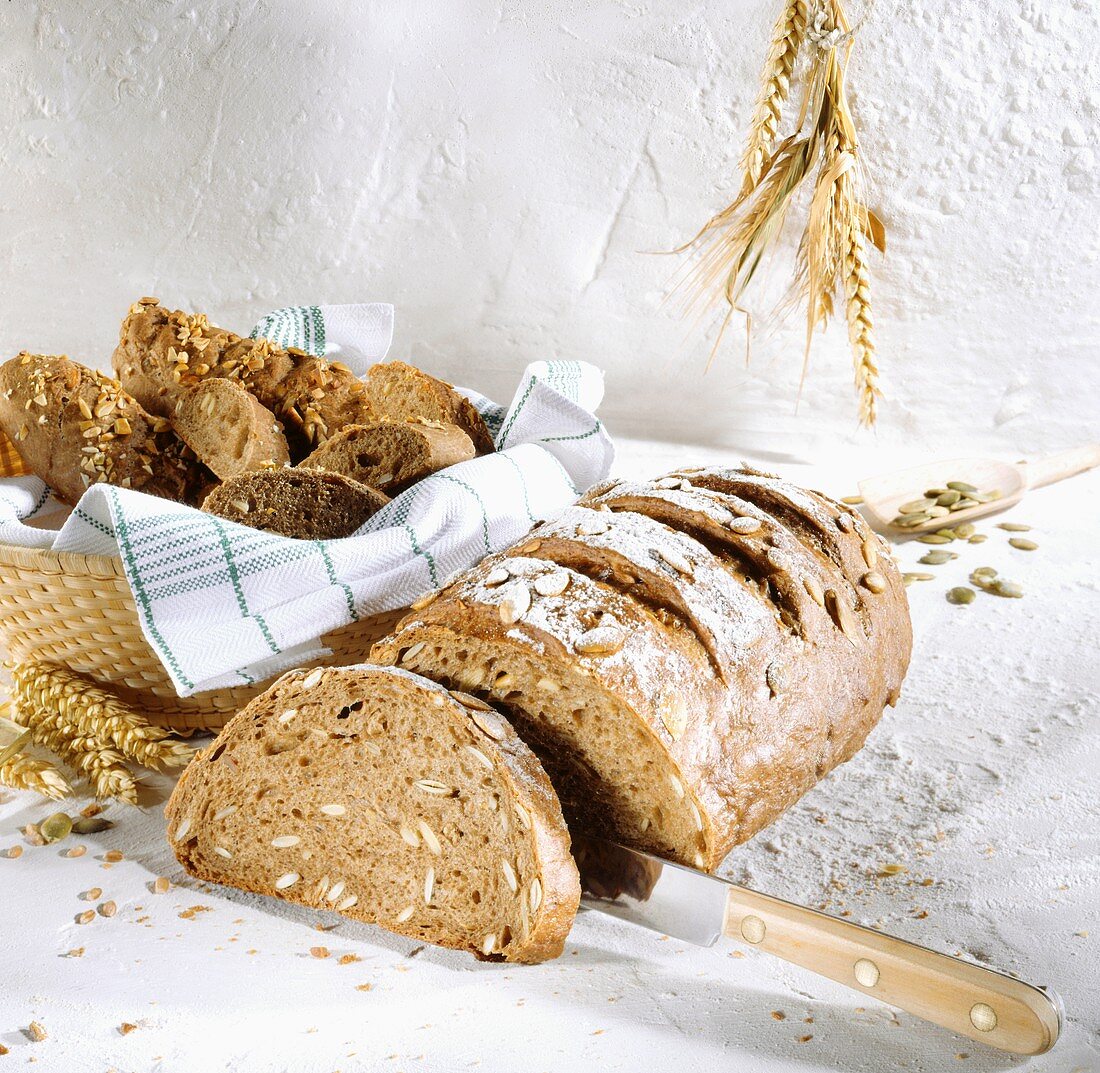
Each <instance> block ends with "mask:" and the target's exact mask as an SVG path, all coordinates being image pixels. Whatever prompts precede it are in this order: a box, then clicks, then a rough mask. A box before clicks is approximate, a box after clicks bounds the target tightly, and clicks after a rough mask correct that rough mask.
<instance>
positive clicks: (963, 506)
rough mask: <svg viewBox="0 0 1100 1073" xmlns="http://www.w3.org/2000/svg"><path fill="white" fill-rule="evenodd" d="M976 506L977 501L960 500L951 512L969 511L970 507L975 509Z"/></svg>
mask: <svg viewBox="0 0 1100 1073" xmlns="http://www.w3.org/2000/svg"><path fill="white" fill-rule="evenodd" d="M977 505H978V501H977V500H976V499H960V500H959V501H958V502H957V503H955V504H954V505H953V506H952V507H951V510H952V511H956V510H969V509H970V508H971V507H976V506H977Z"/></svg>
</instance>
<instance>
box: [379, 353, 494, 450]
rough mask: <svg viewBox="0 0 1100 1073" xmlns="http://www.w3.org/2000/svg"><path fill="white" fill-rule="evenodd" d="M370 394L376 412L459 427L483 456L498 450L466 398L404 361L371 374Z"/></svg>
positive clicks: (387, 363) (383, 365)
mask: <svg viewBox="0 0 1100 1073" xmlns="http://www.w3.org/2000/svg"><path fill="white" fill-rule="evenodd" d="M367 394H368V395H369V397H370V401H371V405H372V406H373V407H374V409H375V411H376V412H377V413H378V414H380V415H382V416H384V417H389V418H392V419H393V420H394V421H414V420H416V419H417V418H424V419H425V420H428V421H440V422H442V423H443V424H449V425H458V427H459V428H460V429H462V431H463V432H465V433H466V435H467V436H469V437H470V439H471V440H472V441H473V444H474V447H475V448H476V449H477V453H478V454H479V455H484V454H490V453H491V452H492V451H493V450H494V445H493V437H492V436H491V435H490V434H489V429H488V427H487V426H486V424H485V421H484V419H483V418H482V416H481V414H479V413H478V412H477V410H476V409H475V408H474V406H473V404H472V403H471V402H470V400H469V399H467V398H466V396H465V395H462V394H460V393H459V392H457V391H455V389H454V388H453V387H452V386H451V385H450V384H448V383H446V382H445V381H443V380H437V379H436V378H435V377H434V376H429V375H428V374H427V373H426V372H423V371H422V370H420V369H417V368H416V367H415V366H413V365H407V364H406V363H405V362H403V361H385V362H380V363H379V364H378V365H372V366H371V367H370V369H369V370H368V371H367Z"/></svg>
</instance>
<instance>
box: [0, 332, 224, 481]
mask: <svg viewBox="0 0 1100 1073" xmlns="http://www.w3.org/2000/svg"><path fill="white" fill-rule="evenodd" d="M0 430H2V431H3V432H4V433H5V434H6V435H7V436H8V437H10V439H11V440H12V442H13V443H14V444H15V446H16V449H17V450H18V451H19V453H20V455H21V456H22V458H23V460H24V462H26V464H27V465H28V466H29V467H30V469H31V470H32V471H33V472H34V473H36V474H37V475H38V476H39V477H41V478H42V480H44V481H45V482H46V484H48V485H49V486H50V488H52V489H53V491H54V494H55V495H57V497H58V498H59V499H62V500H64V501H65V502H67V503H75V502H76V501H77V500H78V499H79V498H80V497H81V495H83V493H84V489H85V488H87V487H88V486H89V485H91V484H97V483H105V484H114V485H118V486H119V487H122V488H133V489H135V490H136V491H140V492H147V493H149V494H150V495H156V496H162V497H163V498H165V499H175V500H179V501H180V502H186V503H190V502H194V501H195V500H196V497H197V496H198V495H199V493H200V490H201V489H202V488H203V487H204V486H205V484H206V482H207V481H208V479H209V473H208V472H207V471H206V469H205V468H204V467H203V466H202V465H201V464H200V463H199V462H197V461H196V460H195V458H194V456H193V455H191V453H190V452H189V451H188V450H187V448H186V447H185V446H184V445H183V443H182V442H181V441H180V440H179V439H177V438H176V436H175V435H174V434H173V433H172V430H171V429H170V428H169V425H168V422H167V421H165V420H164V419H162V418H157V417H152V416H150V415H149V414H148V413H146V412H145V410H144V409H143V408H142V407H141V406H140V405H139V404H138V402H137V401H136V400H135V399H134V398H133V397H132V396H130V395H129V394H128V393H127V392H126V391H124V390H123V389H122V387H121V385H120V384H119V383H118V381H117V380H112V379H111V378H110V377H108V376H104V375H103V374H102V373H101V372H98V371H96V370H95V369H88V368H85V367H84V366H83V365H79V364H77V363H76V362H75V361H70V360H69V359H68V358H66V357H53V356H47V355H42V354H27V353H23V354H19V355H17V356H16V357H14V358H12V359H11V361H8V362H5V364H4V365H3V366H0Z"/></svg>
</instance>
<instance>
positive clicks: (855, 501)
mask: <svg viewBox="0 0 1100 1073" xmlns="http://www.w3.org/2000/svg"><path fill="white" fill-rule="evenodd" d="M862 502H863V496H845V497H844V498H843V499H842V500H841V503H847V504H848V506H849V507H858V506H859V505H860V504H861V503H862Z"/></svg>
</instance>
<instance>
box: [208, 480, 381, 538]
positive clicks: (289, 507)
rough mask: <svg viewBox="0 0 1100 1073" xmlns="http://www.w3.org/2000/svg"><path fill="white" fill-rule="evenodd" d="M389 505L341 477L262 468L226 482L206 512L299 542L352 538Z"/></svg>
mask: <svg viewBox="0 0 1100 1073" xmlns="http://www.w3.org/2000/svg"><path fill="white" fill-rule="evenodd" d="M388 502H389V497H388V496H385V495H383V494H382V493H381V492H379V491H377V490H376V489H374V488H368V487H367V486H366V485H365V484H360V483H359V482H358V481H352V480H349V479H348V478H347V477H342V476H341V475H340V474H339V473H324V472H322V471H320V470H308V469H307V470H302V469H259V470H254V471H253V472H251V473H242V474H241V475H240V476H238V477H233V478H231V479H230V480H228V481H223V482H222V483H221V484H220V485H218V486H217V487H216V488H215V489H214V490H213V491H212V492H211V493H210V494H209V495H208V496H207V497H206V499H204V500H203V504H202V509H203V510H205V511H206V512H207V513H208V514H216V515H218V517H219V518H225V519H226V520H227V521H231V522H240V524H241V525H249V526H251V527H252V528H253V529H263V530H265V531H266V532H269V533H281V534H282V535H283V536H288V537H296V538H297V539H299V540H335V539H337V538H339V537H347V536H351V535H352V533H354V532H355V531H356V530H357V529H358V528H359V527H360V526H361V525H362V524H363V523H364V522H365V521H367V519H368V518H371V517H373V516H374V515H375V514H377V513H378V511H379V510H381V508H382V507H384V506H385V505H386V504H387V503H388Z"/></svg>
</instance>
